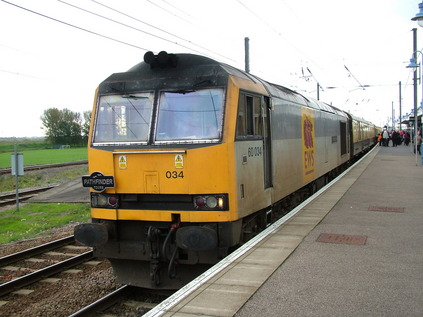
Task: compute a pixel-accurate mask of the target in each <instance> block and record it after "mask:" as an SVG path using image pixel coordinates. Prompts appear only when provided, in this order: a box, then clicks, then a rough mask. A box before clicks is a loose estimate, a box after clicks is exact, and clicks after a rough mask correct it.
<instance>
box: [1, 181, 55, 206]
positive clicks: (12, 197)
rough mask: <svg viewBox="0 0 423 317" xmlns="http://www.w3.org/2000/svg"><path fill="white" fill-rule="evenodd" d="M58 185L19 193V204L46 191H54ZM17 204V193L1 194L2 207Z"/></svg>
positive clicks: (23, 190) (29, 189)
mask: <svg viewBox="0 0 423 317" xmlns="http://www.w3.org/2000/svg"><path fill="white" fill-rule="evenodd" d="M57 185H58V184H51V185H48V186H43V187H37V188H28V189H22V190H20V191H19V202H22V201H25V200H28V199H30V198H32V197H33V196H34V195H35V194H38V193H41V192H44V191H46V190H49V189H52V188H54V187H56V186H57ZM15 203H16V193H15V192H7V193H2V194H0V207H4V206H8V205H13V204H15Z"/></svg>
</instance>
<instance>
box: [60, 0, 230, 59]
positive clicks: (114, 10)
mask: <svg viewBox="0 0 423 317" xmlns="http://www.w3.org/2000/svg"><path fill="white" fill-rule="evenodd" d="M58 1H61V0H58ZM91 1H92V2H94V3H96V4H97V5H100V6H102V7H104V8H107V9H109V10H111V11H113V12H116V13H118V14H121V15H123V16H125V17H127V18H130V19H132V20H134V21H137V22H139V23H142V24H144V25H147V26H149V27H151V28H153V29H156V30H158V31H160V32H163V33H166V34H168V35H171V36H173V37H175V38H177V39H180V40H182V41H185V42H187V43H189V44H190V45H193V46H196V47H198V48H201V49H202V50H204V51H206V52H209V53H212V54H214V55H217V56H220V57H223V58H225V59H227V60H230V61H232V62H236V61H235V60H233V59H231V58H229V57H227V56H224V55H221V54H219V53H217V52H214V51H212V50H210V49H208V48H206V47H204V46H201V45H198V44H196V43H194V42H192V41H191V40H188V39H185V38H183V37H180V36H178V35H176V34H174V33H171V32H169V31H166V30H163V29H162V28H159V27H157V26H154V25H152V24H151V23H148V22H145V21H143V20H141V19H138V18H136V17H134V16H132V15H130V14H127V13H125V12H122V11H120V10H118V9H115V8H113V7H111V6H108V5H105V4H104V3H102V2H100V1H96V0H91ZM61 2H62V1H61ZM191 50H192V49H191ZM193 51H194V50H193ZM197 52H198V51H197Z"/></svg>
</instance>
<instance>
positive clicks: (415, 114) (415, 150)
mask: <svg viewBox="0 0 423 317" xmlns="http://www.w3.org/2000/svg"><path fill="white" fill-rule="evenodd" d="M421 4H422V7H423V2H422V3H421ZM416 53H420V54H421V55H422V61H423V53H422V51H415V52H413V57H412V58H410V64H409V65H408V66H407V68H414V69H417V68H419V69H420V75H421V77H420V84H421V85H422V106H423V82H422V81H423V72H422V69H421V68H420V64H417V62H416V59H415V58H414V56H416ZM417 112H418V111H417V104H416V103H414V152H415V153H416V166H417Z"/></svg>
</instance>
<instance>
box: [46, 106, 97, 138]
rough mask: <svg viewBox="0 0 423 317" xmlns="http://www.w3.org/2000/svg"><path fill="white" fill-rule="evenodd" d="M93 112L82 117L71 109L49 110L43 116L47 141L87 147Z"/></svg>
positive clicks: (87, 112) (88, 112)
mask: <svg viewBox="0 0 423 317" xmlns="http://www.w3.org/2000/svg"><path fill="white" fill-rule="evenodd" d="M90 119H91V111H84V112H83V114H82V116H81V114H80V113H78V112H73V111H71V110H69V109H66V108H65V109H63V110H60V109H57V108H49V109H47V110H44V112H43V115H42V116H41V122H42V123H43V127H42V129H44V131H45V136H46V141H47V142H49V143H51V144H61V145H64V144H66V145H71V146H85V145H87V142H88V133H89V130H90Z"/></svg>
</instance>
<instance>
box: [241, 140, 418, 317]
mask: <svg viewBox="0 0 423 317" xmlns="http://www.w3.org/2000/svg"><path fill="white" fill-rule="evenodd" d="M371 156H373V158H372V159H371V158H369V160H368V161H367V162H363V163H362V164H363V165H364V166H361V168H363V167H365V168H364V170H363V172H362V173H361V174H360V175H358V178H357V179H356V180H355V182H354V183H353V184H352V185H351V187H350V188H349V189H348V191H347V192H346V193H345V194H344V195H343V197H342V198H341V199H340V200H339V201H338V203H337V204H336V205H335V206H334V207H333V208H332V209H331V210H330V212H329V213H328V214H327V216H326V217H325V218H324V219H323V220H322V222H321V223H320V224H319V225H317V226H316V227H315V228H314V229H313V230H312V231H311V232H310V233H309V234H308V235H307V236H306V237H305V239H304V240H303V241H302V243H301V244H300V245H299V246H298V248H297V249H296V250H295V252H293V253H292V254H291V256H290V257H289V258H288V259H287V260H286V261H285V262H284V263H283V265H281V266H280V267H279V268H278V269H277V270H276V271H275V272H274V273H273V274H272V275H271V276H270V277H269V279H268V280H267V281H266V282H265V283H264V284H263V285H262V286H261V287H260V288H259V289H258V290H257V292H256V293H255V294H254V295H253V296H252V297H251V298H250V299H249V300H248V302H247V303H245V305H244V306H243V307H242V308H241V309H240V310H239V311H238V313H237V314H236V316H239V317H244V316H258V315H261V316H373V317H375V316H396V317H397V316H408V317H410V316H423V166H422V165H421V157H418V158H417V166H416V160H415V155H414V153H413V150H412V148H411V147H410V146H408V147H407V146H398V147H379V146H377V147H376V148H375V149H374V150H373V152H372V153H371ZM352 173H354V171H352ZM346 177H348V175H346ZM334 187H335V189H336V187H337V185H336V184H335V186H334ZM322 234H329V235H332V236H333V239H330V237H328V236H327V235H326V238H327V239H326V240H325V239H324V238H325V236H322ZM335 234H340V235H348V236H350V237H345V236H344V238H343V237H342V236H336V235H335ZM319 237H320V238H321V240H322V242H319ZM325 241H327V242H325ZM363 241H364V243H362V242H363ZM355 242H357V244H356V243H355Z"/></svg>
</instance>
